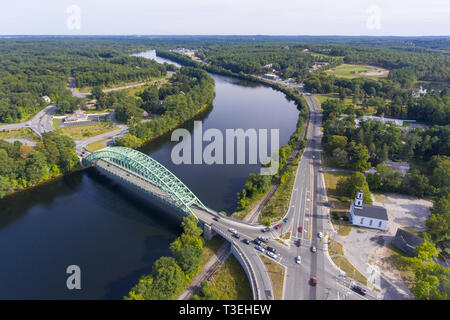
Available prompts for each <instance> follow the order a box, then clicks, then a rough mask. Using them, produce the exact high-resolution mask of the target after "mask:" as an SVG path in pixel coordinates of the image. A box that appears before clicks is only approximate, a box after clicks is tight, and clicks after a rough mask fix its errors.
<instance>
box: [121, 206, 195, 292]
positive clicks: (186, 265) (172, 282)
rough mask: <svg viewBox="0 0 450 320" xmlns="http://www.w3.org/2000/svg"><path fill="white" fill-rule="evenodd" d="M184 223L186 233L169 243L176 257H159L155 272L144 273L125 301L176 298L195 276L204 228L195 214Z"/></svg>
mask: <svg viewBox="0 0 450 320" xmlns="http://www.w3.org/2000/svg"><path fill="white" fill-rule="evenodd" d="M181 226H182V228H183V233H182V234H181V235H180V236H179V237H178V238H177V239H175V241H173V242H172V243H171V244H170V250H171V251H172V254H173V257H161V258H159V259H158V260H156V261H155V263H154V264H153V270H152V273H151V274H149V275H144V276H142V277H141V278H140V279H139V282H138V283H137V284H136V285H135V286H134V287H133V288H132V289H131V290H130V292H129V293H128V295H127V296H126V297H124V299H125V300H168V299H176V294H179V293H181V292H180V291H181V290H182V289H183V288H184V287H185V286H186V285H187V284H189V283H190V281H191V280H192V279H193V278H194V277H195V275H196V274H197V273H198V271H199V270H200V262H201V259H202V254H203V239H202V238H201V237H200V236H201V234H202V229H200V228H199V227H198V221H197V219H196V218H195V217H194V216H193V215H189V216H187V217H185V218H184V219H183V222H182V223H181Z"/></svg>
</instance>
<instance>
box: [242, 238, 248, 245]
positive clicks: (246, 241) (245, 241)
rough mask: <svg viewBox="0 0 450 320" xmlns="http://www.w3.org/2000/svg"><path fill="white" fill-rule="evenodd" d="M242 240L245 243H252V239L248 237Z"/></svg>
mask: <svg viewBox="0 0 450 320" xmlns="http://www.w3.org/2000/svg"><path fill="white" fill-rule="evenodd" d="M242 242H243V243H245V244H250V241H249V240H248V239H247V238H245V239H244V240H242Z"/></svg>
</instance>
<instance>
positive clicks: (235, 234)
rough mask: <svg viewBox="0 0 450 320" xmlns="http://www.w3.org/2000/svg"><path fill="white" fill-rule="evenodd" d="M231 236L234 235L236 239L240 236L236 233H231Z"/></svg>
mask: <svg viewBox="0 0 450 320" xmlns="http://www.w3.org/2000/svg"><path fill="white" fill-rule="evenodd" d="M233 237H235V238H236V239H239V238H240V237H241V236H240V235H239V234H238V233H233Z"/></svg>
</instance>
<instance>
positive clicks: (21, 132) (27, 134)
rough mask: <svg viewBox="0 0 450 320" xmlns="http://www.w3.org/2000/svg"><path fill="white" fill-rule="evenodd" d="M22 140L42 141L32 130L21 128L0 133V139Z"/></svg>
mask: <svg viewBox="0 0 450 320" xmlns="http://www.w3.org/2000/svg"><path fill="white" fill-rule="evenodd" d="M12 138H21V139H28V140H31V141H34V142H37V141H40V138H39V135H38V134H37V133H35V132H34V131H33V130H31V129H30V128H20V129H15V130H8V131H0V139H12Z"/></svg>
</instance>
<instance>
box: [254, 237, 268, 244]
mask: <svg viewBox="0 0 450 320" xmlns="http://www.w3.org/2000/svg"><path fill="white" fill-rule="evenodd" d="M257 239H258V240H259V241H261V242H264V243H268V242H269V238H264V237H261V236H259V237H258V238H257Z"/></svg>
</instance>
